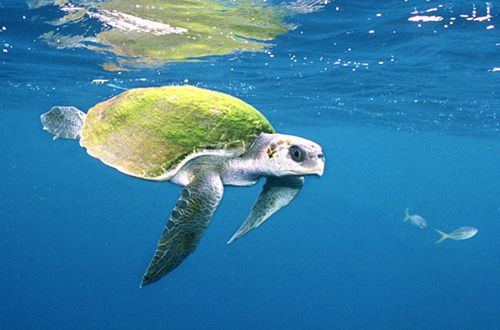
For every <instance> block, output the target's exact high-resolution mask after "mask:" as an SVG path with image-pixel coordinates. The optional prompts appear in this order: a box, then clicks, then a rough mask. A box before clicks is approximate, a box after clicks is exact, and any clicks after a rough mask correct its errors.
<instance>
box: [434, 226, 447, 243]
mask: <svg viewBox="0 0 500 330" xmlns="http://www.w3.org/2000/svg"><path fill="white" fill-rule="evenodd" d="M435 231H436V232H437V233H438V234H439V235H441V237H440V238H439V239H438V240H437V241H436V244H439V243H441V242H442V241H444V240H445V239H447V238H448V237H449V236H448V234H447V233H444V232H442V231H441V230H439V229H435Z"/></svg>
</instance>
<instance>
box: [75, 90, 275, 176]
mask: <svg viewBox="0 0 500 330" xmlns="http://www.w3.org/2000/svg"><path fill="white" fill-rule="evenodd" d="M263 132H264V133H274V132H275V131H274V129H273V127H272V126H271V124H270V123H269V122H268V121H267V119H266V118H265V117H264V116H263V115H262V114H261V113H260V112H259V111H257V110H256V109H255V108H254V107H252V106H251V105H249V104H247V103H245V102H243V101H242V100H240V99H238V98H235V97H233V96H230V95H227V94H224V93H220V92H214V91H210V90H206V89H201V88H197V87H193V86H166V87H156V88H138V89H131V90H129V91H126V92H124V93H122V94H120V95H118V96H115V97H113V98H111V99H109V100H107V101H104V102H101V103H99V104H97V105H95V106H94V107H93V108H91V109H90V110H89V111H88V113H87V117H86V119H85V123H84V125H83V128H82V132H81V140H80V144H81V145H82V146H83V147H85V148H86V149H87V152H88V153H89V154H90V155H92V156H94V157H96V158H99V159H100V160H101V161H103V162H104V163H105V164H107V165H109V166H112V167H115V168H117V169H118V170H120V171H122V172H124V173H126V174H129V175H133V176H136V177H140V178H146V179H153V180H155V179H156V180H165V179H168V178H170V176H172V175H173V174H175V172H176V170H177V169H178V167H179V165H182V164H183V163H185V162H186V161H187V160H189V159H191V158H192V157H193V156H194V155H196V154H200V153H201V154H214V155H228V156H238V155H240V154H242V153H243V152H244V151H245V150H246V149H247V148H248V147H249V146H250V144H251V143H252V142H253V141H254V140H255V138H256V137H257V136H258V135H259V134H260V133H263Z"/></svg>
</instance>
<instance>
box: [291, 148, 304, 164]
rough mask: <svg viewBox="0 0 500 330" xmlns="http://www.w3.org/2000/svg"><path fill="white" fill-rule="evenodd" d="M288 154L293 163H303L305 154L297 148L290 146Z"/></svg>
mask: <svg viewBox="0 0 500 330" xmlns="http://www.w3.org/2000/svg"><path fill="white" fill-rule="evenodd" d="M288 152H289V153H290V157H292V159H293V161H294V162H297V163H300V162H303V161H304V159H305V158H306V153H305V152H304V150H303V149H302V148H301V147H299V146H291V147H290V148H289V149H288Z"/></svg>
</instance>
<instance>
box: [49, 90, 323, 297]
mask: <svg viewBox="0 0 500 330" xmlns="http://www.w3.org/2000/svg"><path fill="white" fill-rule="evenodd" d="M41 121H42V124H43V128H44V129H45V130H47V131H49V132H50V133H52V134H54V135H55V136H54V139H56V138H58V137H60V138H66V139H75V140H77V139H79V140H80V145H81V146H82V147H84V148H86V149H87V152H88V153H89V154H90V155H91V156H93V157H96V158H98V159H100V160H101V161H102V162H104V163H105V164H107V165H109V166H111V167H114V168H116V169H118V170H119V171H121V172H123V173H125V174H129V175H131V176H135V177H138V178H142V179H148V180H153V181H171V182H173V183H175V184H178V185H180V186H183V187H184V188H183V190H182V193H181V195H180V197H179V200H178V201H177V204H175V207H174V209H173V210H172V213H171V215H170V218H169V219H168V221H167V224H166V225H165V228H164V230H163V232H162V234H161V237H160V240H159V242H158V246H157V249H156V253H155V255H154V257H153V259H152V260H151V263H150V264H149V266H148V268H147V270H146V273H145V274H144V277H143V279H142V283H141V287H142V286H145V285H148V284H151V283H153V282H155V281H157V280H159V279H160V278H162V277H163V276H165V275H166V274H167V273H168V272H170V271H172V270H173V269H174V268H176V267H177V266H178V265H179V264H180V263H181V262H182V261H183V260H184V259H185V258H186V257H187V256H188V255H189V254H190V253H192V252H193V251H194V250H195V248H196V245H197V244H198V241H199V240H200V238H201V236H202V234H203V232H204V231H205V228H206V227H207V226H208V224H209V222H210V219H211V218H212V215H213V213H214V211H215V209H216V208H217V206H218V204H219V202H220V201H221V198H222V194H223V186H224V185H232V186H249V185H253V184H255V183H256V182H257V181H258V180H259V179H260V178H261V177H266V183H265V185H264V187H263V190H262V192H261V194H260V196H259V197H258V199H257V201H256V202H255V204H254V205H253V207H252V209H251V211H250V214H249V215H248V217H247V218H246V220H245V221H244V222H243V224H242V225H241V227H240V228H239V229H238V230H237V231H236V233H235V234H234V235H233V236H232V237H231V239H230V240H229V241H228V243H231V242H233V241H234V240H235V239H237V238H239V237H241V236H242V235H244V234H246V233H247V232H248V231H250V230H251V229H253V228H256V227H257V226H259V225H260V224H262V223H263V222H264V221H265V220H266V219H267V218H269V217H270V216H271V215H272V214H273V213H275V212H276V211H278V210H279V209H280V208H282V207H284V206H285V205H287V204H288V203H289V202H290V201H291V200H292V199H293V198H294V197H295V196H296V195H297V193H298V192H299V190H300V189H301V187H302V185H303V182H304V179H303V177H302V176H304V175H313V174H315V175H319V176H321V175H322V174H323V169H324V158H323V152H322V150H321V147H320V146H319V145H318V144H316V143H314V142H312V141H309V140H306V139H303V138H300V137H296V136H291V135H283V134H277V133H275V131H274V129H273V127H272V126H271V124H270V123H269V122H268V121H267V120H266V118H264V116H263V115H262V114H261V113H260V112H259V111H257V110H256V109H255V108H253V107H252V106H250V105H249V104H247V103H245V102H243V101H241V100H240V99H237V98H235V97H233V96H230V95H227V94H223V93H220V92H215V91H211V90H207V89H201V88H197V87H193V86H165V87H154V88H137V89H130V90H128V91H126V92H123V93H121V94H119V95H117V96H115V97H113V98H111V99H109V100H107V101H104V102H102V103H99V104H97V105H95V106H94V107H92V108H91V109H90V110H89V111H88V113H87V114H85V113H83V112H82V111H80V110H78V109H76V108H75V107H62V106H56V107H53V108H52V109H51V110H50V111H49V112H47V113H44V114H42V115H41Z"/></svg>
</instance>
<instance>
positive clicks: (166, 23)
mask: <svg viewBox="0 0 500 330" xmlns="http://www.w3.org/2000/svg"><path fill="white" fill-rule="evenodd" d="M53 3H54V4H57V5H58V6H59V7H60V8H61V9H63V10H64V11H65V12H66V13H67V14H66V15H65V16H64V17H62V18H61V19H60V20H59V21H54V22H52V23H53V24H54V25H58V26H59V31H58V32H57V33H56V32H52V31H50V32H48V33H45V34H44V35H42V37H41V38H42V39H43V40H45V41H47V42H48V43H50V44H52V45H56V46H58V47H59V48H65V47H67V46H65V45H63V44H64V40H75V38H76V39H78V37H80V39H82V40H84V41H85V42H84V43H83V45H84V46H85V47H86V48H88V49H91V50H94V51H100V52H105V53H109V54H112V55H114V56H117V57H116V59H115V60H116V62H117V65H118V66H124V65H128V66H131V67H155V66H160V65H163V64H165V63H168V62H178V61H183V60H190V59H193V58H200V57H206V56H214V55H225V54H231V53H234V52H244V51H262V50H264V49H266V48H268V47H269V46H270V44H268V43H267V42H268V41H270V40H272V39H274V38H275V37H276V36H278V35H280V34H283V33H286V32H287V31H288V28H287V26H286V24H285V23H284V18H285V16H286V15H287V10H286V9H285V7H283V6H272V5H269V4H267V3H266V1H263V0H254V1H220V0H219V1H217V0H169V1H161V0H144V1H141V2H137V1H135V0H134V1H133V0H108V1H101V2H93V1H84V2H83V5H80V6H76V5H72V4H71V2H70V1H61V0H58V1H54V2H53ZM91 18H92V19H97V20H99V21H100V22H101V23H102V24H103V25H104V26H106V28H105V29H103V30H102V31H100V32H98V33H97V34H96V35H95V36H93V37H92V41H91V42H89V36H75V35H68V34H67V33H65V30H64V28H63V27H64V26H65V25H68V24H71V23H81V22H82V21H84V20H88V19H91ZM79 46H81V44H79Z"/></svg>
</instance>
